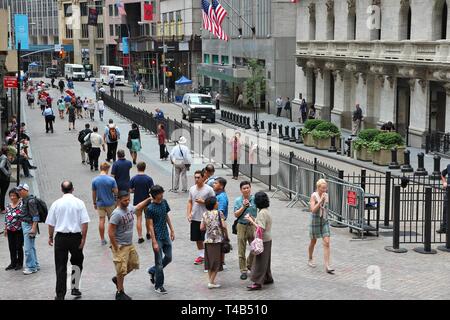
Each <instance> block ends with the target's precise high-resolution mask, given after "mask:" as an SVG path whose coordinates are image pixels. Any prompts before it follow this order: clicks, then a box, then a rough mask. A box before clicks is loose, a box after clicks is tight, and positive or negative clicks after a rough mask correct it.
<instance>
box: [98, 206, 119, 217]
mask: <svg viewBox="0 0 450 320" xmlns="http://www.w3.org/2000/svg"><path fill="white" fill-rule="evenodd" d="M115 208H116V206H115V205H112V206H110V207H97V212H98V216H99V217H100V218H104V217H106V216H108V219H109V218H111V214H112V212H113V211H114V209H115Z"/></svg>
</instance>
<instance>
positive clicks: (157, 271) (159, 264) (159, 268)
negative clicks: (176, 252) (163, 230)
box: [148, 239, 172, 289]
mask: <svg viewBox="0 0 450 320" xmlns="http://www.w3.org/2000/svg"><path fill="white" fill-rule="evenodd" d="M157 242H158V247H159V250H158V252H154V254H155V265H154V266H153V267H151V268H150V269H149V271H148V272H149V273H153V274H154V275H155V289H158V288H161V287H162V286H163V285H164V271H163V269H164V268H165V267H166V266H167V265H168V264H169V263H170V262H171V261H172V242H171V241H170V239H164V240H157ZM163 253H164V258H163Z"/></svg>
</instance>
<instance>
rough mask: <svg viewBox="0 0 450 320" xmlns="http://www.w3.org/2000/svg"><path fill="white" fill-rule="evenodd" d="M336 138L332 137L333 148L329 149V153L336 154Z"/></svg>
mask: <svg viewBox="0 0 450 320" xmlns="http://www.w3.org/2000/svg"><path fill="white" fill-rule="evenodd" d="M336 151H337V149H336V137H335V136H332V137H331V146H330V147H329V148H328V152H336Z"/></svg>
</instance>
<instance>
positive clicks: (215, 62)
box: [212, 54, 219, 64]
mask: <svg viewBox="0 0 450 320" xmlns="http://www.w3.org/2000/svg"><path fill="white" fill-rule="evenodd" d="M212 63H213V64H219V56H218V55H217V54H213V56H212Z"/></svg>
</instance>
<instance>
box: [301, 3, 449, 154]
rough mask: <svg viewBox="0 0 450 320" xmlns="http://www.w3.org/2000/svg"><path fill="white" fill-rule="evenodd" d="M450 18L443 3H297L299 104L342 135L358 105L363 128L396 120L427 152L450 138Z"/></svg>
mask: <svg viewBox="0 0 450 320" xmlns="http://www.w3.org/2000/svg"><path fill="white" fill-rule="evenodd" d="M448 18H449V15H448V7H447V2H446V0H304V1H300V2H299V3H298V4H297V47H296V59H297V61H296V64H297V67H296V76H295V92H296V93H295V95H296V100H294V103H295V104H297V105H298V104H299V101H300V99H299V97H300V94H301V95H302V96H303V98H305V99H306V101H307V102H308V104H310V105H311V104H314V105H315V106H316V108H317V110H318V114H319V116H320V117H321V118H324V119H328V120H331V121H333V122H334V123H336V124H339V125H340V126H341V127H342V128H345V129H350V128H351V117H352V111H353V110H354V108H355V105H356V104H357V103H359V104H360V105H361V107H362V109H363V113H364V116H365V123H364V126H365V127H366V128H367V127H379V126H380V125H382V124H383V123H385V122H387V121H392V122H393V123H394V124H395V125H396V127H397V130H398V132H399V133H400V134H402V135H403V136H404V138H405V139H406V141H407V143H408V145H410V146H414V147H422V146H423V145H424V142H425V135H426V134H427V133H428V132H432V131H442V132H448V131H450V40H449V39H450V29H449V28H450V23H448ZM297 109H298V108H294V110H295V111H297Z"/></svg>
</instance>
